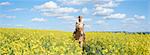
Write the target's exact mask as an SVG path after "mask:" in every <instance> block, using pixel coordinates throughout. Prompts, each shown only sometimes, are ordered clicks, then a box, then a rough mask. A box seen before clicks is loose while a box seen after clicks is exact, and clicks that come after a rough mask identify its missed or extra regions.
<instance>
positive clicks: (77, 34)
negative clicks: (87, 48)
mask: <svg viewBox="0 0 150 55" xmlns="http://www.w3.org/2000/svg"><path fill="white" fill-rule="evenodd" d="M75 27H76V28H75V31H74V32H73V37H74V39H75V40H78V41H79V44H80V47H81V48H82V47H83V44H84V42H85V33H84V24H83V17H82V16H78V19H77V21H76V26H75Z"/></svg>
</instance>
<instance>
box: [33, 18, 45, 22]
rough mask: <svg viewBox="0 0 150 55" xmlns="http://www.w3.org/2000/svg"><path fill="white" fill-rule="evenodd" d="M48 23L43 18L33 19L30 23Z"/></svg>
mask: <svg viewBox="0 0 150 55" xmlns="http://www.w3.org/2000/svg"><path fill="white" fill-rule="evenodd" d="M46 21H48V20H47V19H44V18H33V19H32V22H46Z"/></svg>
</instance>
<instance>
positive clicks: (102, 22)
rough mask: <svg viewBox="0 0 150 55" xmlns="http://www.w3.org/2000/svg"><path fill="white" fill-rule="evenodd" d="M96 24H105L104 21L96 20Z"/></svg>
mask: <svg viewBox="0 0 150 55" xmlns="http://www.w3.org/2000/svg"><path fill="white" fill-rule="evenodd" d="M96 23H97V24H106V22H105V21H104V20H98V21H97V22H96Z"/></svg>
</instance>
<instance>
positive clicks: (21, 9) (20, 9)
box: [10, 8, 24, 11]
mask: <svg viewBox="0 0 150 55" xmlns="http://www.w3.org/2000/svg"><path fill="white" fill-rule="evenodd" d="M23 10H24V9H23V8H15V9H10V11H23Z"/></svg>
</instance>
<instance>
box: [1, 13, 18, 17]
mask: <svg viewBox="0 0 150 55" xmlns="http://www.w3.org/2000/svg"><path fill="white" fill-rule="evenodd" d="M0 18H16V16H10V15H5V14H0Z"/></svg>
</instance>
